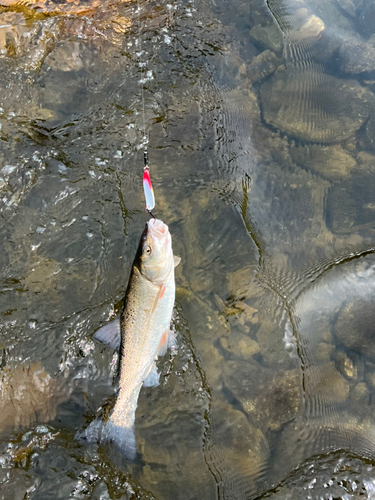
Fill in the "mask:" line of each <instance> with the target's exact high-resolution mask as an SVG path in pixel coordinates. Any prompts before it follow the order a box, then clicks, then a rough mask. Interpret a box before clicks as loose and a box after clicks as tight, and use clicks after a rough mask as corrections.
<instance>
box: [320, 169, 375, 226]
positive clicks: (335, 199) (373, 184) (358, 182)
mask: <svg viewBox="0 0 375 500" xmlns="http://www.w3.org/2000/svg"><path fill="white" fill-rule="evenodd" d="M374 193H375V179H374V175H373V174H367V175H361V176H356V177H354V178H348V179H346V180H344V181H342V182H341V183H339V184H335V185H333V186H332V187H331V188H330V189H329V191H328V193H327V198H326V222H327V226H328V228H329V229H330V230H331V231H332V232H334V233H341V234H344V233H351V232H356V231H358V230H360V229H365V228H367V227H368V228H372V226H373V225H374V219H375V194H374Z"/></svg>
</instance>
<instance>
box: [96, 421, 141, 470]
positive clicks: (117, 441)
mask: <svg viewBox="0 0 375 500" xmlns="http://www.w3.org/2000/svg"><path fill="white" fill-rule="evenodd" d="M101 438H102V441H108V442H111V443H113V445H114V446H115V447H116V448H117V449H118V450H119V451H120V452H121V453H122V455H124V457H125V458H126V459H127V460H129V461H130V462H134V460H135V459H136V458H137V444H136V441H135V429H134V424H132V425H131V426H130V427H125V426H122V425H116V424H115V423H114V422H113V421H112V420H111V419H109V420H108V421H107V422H106V423H105V424H104V425H103V429H102V433H101Z"/></svg>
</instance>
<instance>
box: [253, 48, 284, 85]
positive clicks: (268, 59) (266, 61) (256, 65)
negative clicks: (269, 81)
mask: <svg viewBox="0 0 375 500" xmlns="http://www.w3.org/2000/svg"><path fill="white" fill-rule="evenodd" d="M279 64H280V60H279V59H278V58H277V56H276V54H275V53H274V52H272V51H271V50H264V51H263V52H261V53H260V54H259V55H258V56H256V57H254V59H253V60H252V61H251V64H250V65H249V66H248V68H247V74H248V75H249V78H250V80H251V81H252V82H257V81H259V80H262V79H263V78H266V76H269V75H270V74H271V73H273V72H274V71H275V69H276V68H277V66H278V65H279Z"/></svg>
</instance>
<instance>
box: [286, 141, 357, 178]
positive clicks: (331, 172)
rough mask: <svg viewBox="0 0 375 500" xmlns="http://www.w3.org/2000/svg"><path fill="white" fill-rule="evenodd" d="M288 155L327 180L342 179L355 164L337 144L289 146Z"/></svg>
mask: <svg viewBox="0 0 375 500" xmlns="http://www.w3.org/2000/svg"><path fill="white" fill-rule="evenodd" d="M290 156H291V158H292V160H293V161H294V162H295V163H296V164H297V165H299V166H300V167H302V168H307V169H309V170H311V171H313V172H314V173H316V174H318V175H320V176H322V177H324V178H325V179H328V180H339V179H344V178H346V177H348V175H349V174H350V172H351V170H352V169H353V168H354V167H355V166H356V161H355V159H354V158H353V157H352V156H351V155H350V154H349V153H348V152H347V151H345V150H344V149H343V148H342V147H341V146H339V145H334V146H319V145H317V144H310V145H307V146H299V147H291V148H290Z"/></svg>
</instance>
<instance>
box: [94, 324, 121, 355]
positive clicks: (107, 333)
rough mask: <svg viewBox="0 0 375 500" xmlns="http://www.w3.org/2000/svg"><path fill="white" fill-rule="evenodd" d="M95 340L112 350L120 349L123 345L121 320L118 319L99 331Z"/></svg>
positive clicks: (95, 334) (95, 335)
mask: <svg viewBox="0 0 375 500" xmlns="http://www.w3.org/2000/svg"><path fill="white" fill-rule="evenodd" d="M93 338H94V339H96V340H99V342H103V344H107V345H108V346H109V347H111V349H114V350H116V349H119V348H120V344H121V329H120V320H119V319H116V320H115V321H111V322H110V323H107V324H106V325H104V326H102V327H101V328H99V330H97V331H96V332H95V333H94V335H93Z"/></svg>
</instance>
